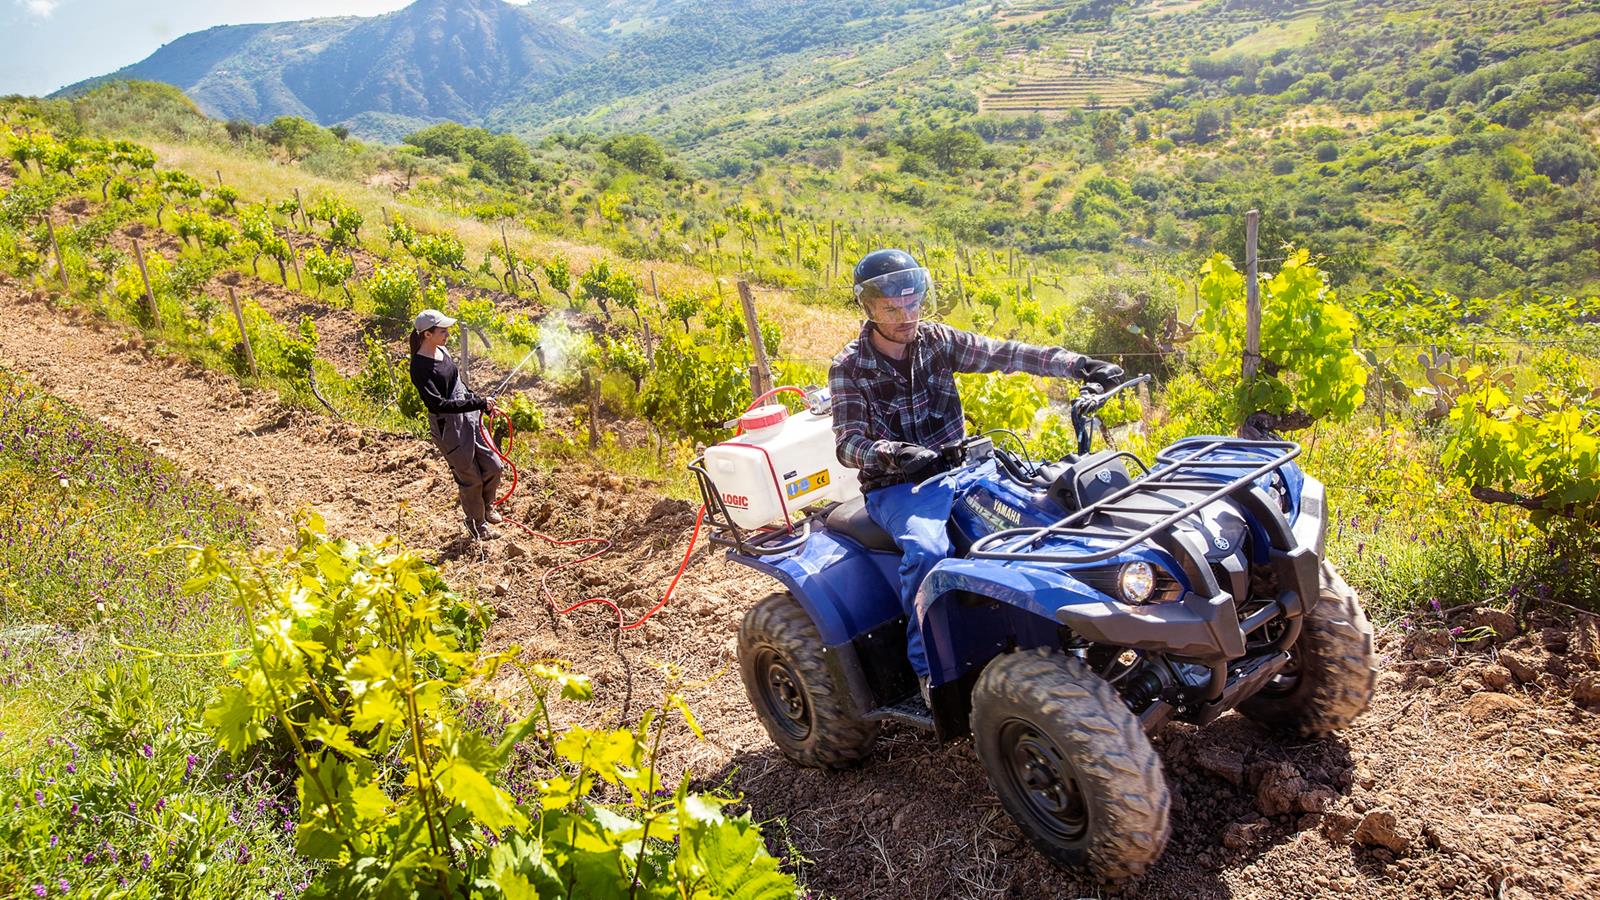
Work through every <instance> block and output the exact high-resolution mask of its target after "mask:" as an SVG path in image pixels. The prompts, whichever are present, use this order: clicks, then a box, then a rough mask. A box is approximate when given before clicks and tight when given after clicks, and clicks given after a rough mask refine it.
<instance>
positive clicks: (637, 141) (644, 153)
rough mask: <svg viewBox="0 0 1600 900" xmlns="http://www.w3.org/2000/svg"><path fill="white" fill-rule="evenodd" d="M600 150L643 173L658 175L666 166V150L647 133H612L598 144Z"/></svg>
mask: <svg viewBox="0 0 1600 900" xmlns="http://www.w3.org/2000/svg"><path fill="white" fill-rule="evenodd" d="M600 152H601V153H604V154H605V155H606V156H609V157H611V158H612V159H614V160H616V161H617V162H619V163H621V164H623V165H624V166H627V167H628V168H630V169H632V170H634V171H635V172H639V173H642V174H645V175H660V174H661V173H662V171H663V170H664V169H665V168H666V163H667V153H666V151H665V150H663V149H661V145H660V144H659V143H657V142H656V139H655V138H653V137H651V136H650V135H648V134H619V135H614V136H612V137H610V138H607V139H606V141H605V143H603V144H601V145H600Z"/></svg>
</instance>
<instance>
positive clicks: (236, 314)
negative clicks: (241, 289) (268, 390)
mask: <svg viewBox="0 0 1600 900" xmlns="http://www.w3.org/2000/svg"><path fill="white" fill-rule="evenodd" d="M228 302H229V303H231V304H233V321H235V322H237V323H238V325H239V342H240V343H242V344H244V361H245V362H246V363H248V364H249V366H250V377H251V378H260V377H261V372H260V371H258V370H257V369H256V354H255V351H254V350H252V349H251V348H250V332H249V331H247V330H246V329H245V327H244V310H243V309H242V308H241V307H240V306H239V295H238V294H236V293H234V290H233V286H232V285H229V286H228Z"/></svg>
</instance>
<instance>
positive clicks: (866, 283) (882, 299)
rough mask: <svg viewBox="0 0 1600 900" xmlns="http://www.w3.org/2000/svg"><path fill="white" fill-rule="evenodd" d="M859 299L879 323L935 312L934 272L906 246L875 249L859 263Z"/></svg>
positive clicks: (864, 310) (857, 278)
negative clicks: (909, 251) (899, 248)
mask: <svg viewBox="0 0 1600 900" xmlns="http://www.w3.org/2000/svg"><path fill="white" fill-rule="evenodd" d="M855 296H856V302H858V303H860V304H861V309H862V311H863V312H865V313H866V315H867V318H868V319H871V320H872V321H874V322H877V323H878V324H880V325H899V324H902V323H905V322H911V321H915V320H917V319H919V318H921V317H922V316H924V315H931V314H932V312H933V276H932V274H931V273H929V272H928V270H927V269H924V268H923V267H922V266H920V265H918V263H917V260H916V258H915V257H913V256H912V255H911V254H909V253H907V252H905V251H904V250H874V251H872V252H871V253H868V254H867V255H866V256H863V257H862V258H861V261H860V262H858V263H856V271H855Z"/></svg>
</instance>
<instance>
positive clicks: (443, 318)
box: [411, 309, 456, 332]
mask: <svg viewBox="0 0 1600 900" xmlns="http://www.w3.org/2000/svg"><path fill="white" fill-rule="evenodd" d="M455 323H456V320H455V319H452V318H450V317H449V316H447V315H445V314H444V313H442V312H439V311H438V310H437V309H425V310H423V311H422V312H419V313H417V321H416V322H414V323H412V326H411V327H412V330H414V331H418V332H422V331H427V330H428V329H430V328H449V327H450V326H451V325H454V324H455Z"/></svg>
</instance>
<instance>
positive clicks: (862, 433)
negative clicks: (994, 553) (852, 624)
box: [828, 250, 1123, 703]
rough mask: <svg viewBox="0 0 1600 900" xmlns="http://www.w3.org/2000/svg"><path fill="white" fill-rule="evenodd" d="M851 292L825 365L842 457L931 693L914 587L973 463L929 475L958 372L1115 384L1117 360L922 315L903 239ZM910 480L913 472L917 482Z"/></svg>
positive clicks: (867, 267)
mask: <svg viewBox="0 0 1600 900" xmlns="http://www.w3.org/2000/svg"><path fill="white" fill-rule="evenodd" d="M855 297H856V301H857V302H858V303H860V304H861V310H862V312H863V313H864V314H865V316H866V322H865V323H863V325H862V327H861V334H860V336H859V337H857V338H856V339H855V340H854V341H851V342H850V344H849V345H848V346H846V347H845V348H844V351H843V352H841V353H840V354H839V355H838V356H837V357H835V358H834V360H833V366H832V368H831V370H830V371H829V374H828V382H829V388H830V391H831V393H832V398H833V432H834V435H835V436H836V437H837V441H838V447H837V452H838V457H839V462H841V463H843V464H844V465H846V466H849V467H851V468H854V469H859V470H860V478H861V490H862V492H863V493H864V494H865V496H866V504H867V513H868V515H869V516H871V518H872V520H873V521H874V522H876V523H877V524H878V525H879V526H880V527H881V528H883V530H884V531H886V532H888V533H889V534H890V535H891V536H893V538H894V541H895V543H896V544H897V545H898V546H899V548H900V552H901V553H902V554H903V558H902V561H901V564H900V585H899V587H900V606H901V608H902V609H903V610H904V611H905V613H906V617H907V626H906V656H907V658H908V660H909V661H910V663H911V667H912V669H913V670H915V672H916V675H917V680H918V683H919V684H920V686H921V690H922V698H923V701H924V702H925V703H926V702H927V701H928V682H929V675H928V658H927V653H926V651H925V650H924V647H923V641H922V631H921V627H920V621H921V620H920V617H919V616H918V615H917V614H916V612H915V599H916V595H917V587H918V586H919V585H921V584H922V581H923V578H924V576H926V575H927V574H928V571H929V570H930V569H932V568H933V567H934V565H935V564H937V563H938V562H939V561H940V560H943V559H945V558H946V557H948V556H949V555H950V552H951V546H950V535H949V532H948V531H947V524H948V523H949V520H950V512H951V507H952V505H953V503H954V502H955V498H956V496H957V495H958V493H959V492H960V491H961V489H962V488H963V487H964V484H963V482H962V478H963V477H966V478H970V477H971V473H970V472H969V473H965V474H963V473H960V472H952V473H950V475H949V477H946V478H943V479H938V480H933V481H928V479H930V478H931V477H932V476H934V475H936V474H938V470H939V467H940V466H941V465H942V463H941V459H942V458H941V456H940V454H939V453H938V452H936V449H935V448H942V447H947V446H950V445H952V444H956V443H958V442H959V441H960V440H961V439H962V438H963V437H964V436H965V434H966V420H965V418H964V416H963V414H962V409H961V395H960V394H959V393H958V392H957V391H956V382H955V373H956V372H1027V373H1029V374H1032V375H1045V376H1053V377H1058V378H1059V377H1075V378H1079V379H1082V380H1084V381H1088V382H1094V383H1098V384H1102V385H1112V384H1116V383H1117V382H1119V381H1121V380H1122V377H1123V371H1122V367H1121V366H1118V365H1115V364H1113V363H1108V362H1102V361H1100V360H1097V359H1090V358H1089V357H1086V356H1083V355H1081V354H1078V353H1074V352H1072V351H1070V350H1066V349H1064V348H1061V347H1045V346H1039V345H1034V344H1024V343H1021V342H1018V341H997V340H994V339H992V338H987V337H983V336H981V335H976V334H972V333H971V332H966V331H961V330H959V329H956V328H952V327H950V326H949V325H944V324H940V323H934V322H924V321H922V317H923V316H924V315H929V314H931V313H932V311H933V308H934V286H933V278H932V276H931V275H930V273H929V272H928V270H927V269H925V268H923V267H922V266H921V265H919V264H918V263H917V261H916V259H915V258H913V257H912V256H911V254H909V253H907V252H905V251H903V250H875V251H873V252H872V253H869V254H867V255H866V256H865V257H862V259H861V261H860V262H859V263H857V264H856V268H855ZM919 482H922V483H920V484H919Z"/></svg>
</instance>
